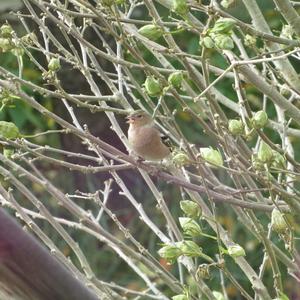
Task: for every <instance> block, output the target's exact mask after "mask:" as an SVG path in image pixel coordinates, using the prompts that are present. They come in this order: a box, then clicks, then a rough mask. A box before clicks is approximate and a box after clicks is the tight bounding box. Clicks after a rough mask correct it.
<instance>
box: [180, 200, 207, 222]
mask: <svg viewBox="0 0 300 300" xmlns="http://www.w3.org/2000/svg"><path fill="white" fill-rule="evenodd" d="M180 208H181V210H182V211H183V212H184V213H185V214H186V216H188V217H189V218H199V217H200V216H201V214H202V211H201V208H200V206H199V205H198V204H197V203H196V202H194V201H191V200H181V201H180Z"/></svg>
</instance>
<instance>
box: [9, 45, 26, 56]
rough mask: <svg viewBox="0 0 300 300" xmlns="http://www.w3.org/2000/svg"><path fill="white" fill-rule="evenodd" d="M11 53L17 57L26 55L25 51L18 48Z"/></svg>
mask: <svg viewBox="0 0 300 300" xmlns="http://www.w3.org/2000/svg"><path fill="white" fill-rule="evenodd" d="M11 53H12V54H13V55H15V56H23V55H24V49H23V48H20V47H17V48H14V49H12V50H11Z"/></svg>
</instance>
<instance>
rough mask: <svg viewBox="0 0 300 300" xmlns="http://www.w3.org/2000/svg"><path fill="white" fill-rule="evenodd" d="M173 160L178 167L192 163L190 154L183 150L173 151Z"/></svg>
mask: <svg viewBox="0 0 300 300" xmlns="http://www.w3.org/2000/svg"><path fill="white" fill-rule="evenodd" d="M172 162H173V163H174V165H175V166H176V167H179V168H180V167H183V166H186V165H188V164H189V163H190V159H189V157H188V155H187V154H186V153H185V152H183V151H173V152H172Z"/></svg>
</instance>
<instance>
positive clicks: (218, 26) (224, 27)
mask: <svg viewBox="0 0 300 300" xmlns="http://www.w3.org/2000/svg"><path fill="white" fill-rule="evenodd" d="M235 24H236V21H235V20H233V19H230V18H220V19H219V20H217V21H216V23H215V25H214V27H213V28H211V29H210V32H212V33H222V34H228V33H230V31H231V30H232V29H233V27H234V26H235Z"/></svg>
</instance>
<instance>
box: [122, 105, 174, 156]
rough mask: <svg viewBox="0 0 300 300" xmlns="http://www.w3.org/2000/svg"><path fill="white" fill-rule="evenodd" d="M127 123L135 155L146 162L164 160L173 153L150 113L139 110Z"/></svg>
mask: <svg viewBox="0 0 300 300" xmlns="http://www.w3.org/2000/svg"><path fill="white" fill-rule="evenodd" d="M127 123H129V129H128V140H129V145H130V148H131V150H132V151H133V152H134V153H135V154H137V155H138V156H140V157H141V158H143V159H146V160H162V159H164V158H166V157H167V156H168V155H169V154H170V153H171V150H170V148H169V147H168V146H167V145H165V144H164V142H163V139H162V137H161V134H160V132H159V130H158V129H157V128H156V126H155V124H154V121H153V119H152V118H151V116H150V115H149V114H148V113H146V112H145V111H143V110H137V111H135V112H133V113H131V114H130V115H129V116H128V117H127Z"/></svg>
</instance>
